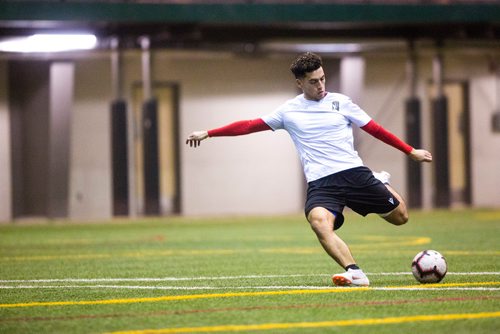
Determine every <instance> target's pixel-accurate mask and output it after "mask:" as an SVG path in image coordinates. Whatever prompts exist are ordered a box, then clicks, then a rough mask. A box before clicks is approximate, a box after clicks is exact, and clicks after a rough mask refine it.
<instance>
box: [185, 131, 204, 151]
mask: <svg viewBox="0 0 500 334" xmlns="http://www.w3.org/2000/svg"><path fill="white" fill-rule="evenodd" d="M207 138H208V132H207V131H195V132H193V133H191V134H190V135H189V136H188V137H187V139H186V145H187V144H189V146H190V147H193V146H194V147H198V146H200V145H201V141H202V140H204V139H207Z"/></svg>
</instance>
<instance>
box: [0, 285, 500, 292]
mask: <svg viewBox="0 0 500 334" xmlns="http://www.w3.org/2000/svg"><path fill="white" fill-rule="evenodd" d="M82 288H84V289H130V290H141V289H142V290H250V289H256V290H331V289H349V290H352V289H360V288H356V287H348V288H346V287H325V286H309V285H305V286H304V285H292V286H287V285H284V286H279V285H276V286H226V287H220V286H219V287H211V286H184V287H183V286H140V285H139V286H137V285H136V286H126V285H17V286H8V285H0V289H82ZM361 289H362V290H366V289H368V290H374V291H423V290H425V291H429V290H439V291H442V290H458V291H500V287H499V288H495V287H429V288H426V287H369V288H361Z"/></svg>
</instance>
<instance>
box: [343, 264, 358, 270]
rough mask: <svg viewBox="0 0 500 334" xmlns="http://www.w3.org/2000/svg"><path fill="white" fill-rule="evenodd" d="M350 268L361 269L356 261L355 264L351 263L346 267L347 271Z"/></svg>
mask: <svg viewBox="0 0 500 334" xmlns="http://www.w3.org/2000/svg"><path fill="white" fill-rule="evenodd" d="M349 269H353V270H355V269H359V267H358V266H357V265H356V264H355V263H353V264H350V265H348V266H347V267H345V270H346V271H347V270H349Z"/></svg>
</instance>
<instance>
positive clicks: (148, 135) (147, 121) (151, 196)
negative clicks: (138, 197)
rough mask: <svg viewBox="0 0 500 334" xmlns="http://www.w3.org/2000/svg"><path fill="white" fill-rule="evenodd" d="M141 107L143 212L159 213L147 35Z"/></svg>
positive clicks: (155, 112) (154, 107)
mask: <svg viewBox="0 0 500 334" xmlns="http://www.w3.org/2000/svg"><path fill="white" fill-rule="evenodd" d="M140 42H141V48H142V82H143V88H144V92H143V95H144V104H143V107H142V130H143V131H142V133H143V164H144V201H145V202H144V214H146V215H159V214H160V170H159V150H158V101H157V100H156V99H155V98H154V97H153V96H152V88H151V86H152V85H151V83H152V80H151V51H150V49H149V47H150V40H149V37H142V38H141V40H140Z"/></svg>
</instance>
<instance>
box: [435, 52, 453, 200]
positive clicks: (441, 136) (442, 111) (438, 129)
mask: <svg viewBox="0 0 500 334" xmlns="http://www.w3.org/2000/svg"><path fill="white" fill-rule="evenodd" d="M432 65H433V78H434V85H435V87H436V97H435V98H433V99H432V124H433V129H432V132H433V151H434V152H433V158H434V159H433V166H434V187H435V188H434V206H435V207H437V208H448V207H449V206H450V176H449V160H448V99H447V98H446V96H445V95H444V87H443V81H444V80H443V78H444V66H443V55H442V52H441V50H440V48H438V50H437V52H436V55H435V56H434V60H433V64H432Z"/></svg>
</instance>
